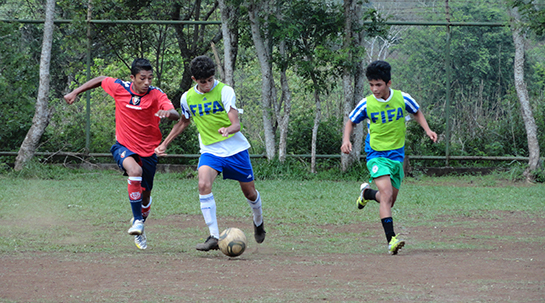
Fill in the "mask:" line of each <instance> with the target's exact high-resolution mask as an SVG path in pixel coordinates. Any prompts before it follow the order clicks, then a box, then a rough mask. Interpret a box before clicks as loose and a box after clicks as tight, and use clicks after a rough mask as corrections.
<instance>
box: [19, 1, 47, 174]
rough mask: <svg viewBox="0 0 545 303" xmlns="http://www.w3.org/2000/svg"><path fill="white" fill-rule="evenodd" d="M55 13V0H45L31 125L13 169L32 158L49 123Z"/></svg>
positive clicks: (21, 166) (21, 167)
mask: <svg viewBox="0 0 545 303" xmlns="http://www.w3.org/2000/svg"><path fill="white" fill-rule="evenodd" d="M54 13H55V0H47V4H46V11H45V23H44V37H43V41H42V55H41V58H40V86H39V88H38V99H37V100H36V111H35V113H34V118H33V119H32V126H31V127H30V129H29V130H28V133H27V135H26V137H25V140H24V141H23V143H22V144H21V148H20V149H19V154H18V155H17V158H16V159H15V170H16V171H20V170H21V169H23V167H24V165H25V163H26V162H27V161H28V160H30V159H32V157H33V156H34V153H35V152H36V148H37V147H38V143H40V139H41V137H42V135H43V133H44V131H45V128H46V127H47V125H48V124H49V119H50V117H51V112H52V110H51V109H50V108H49V105H48V97H49V80H50V79H49V65H50V61H51V45H52V44H53V29H54V26H55V25H54V24H53V17H54Z"/></svg>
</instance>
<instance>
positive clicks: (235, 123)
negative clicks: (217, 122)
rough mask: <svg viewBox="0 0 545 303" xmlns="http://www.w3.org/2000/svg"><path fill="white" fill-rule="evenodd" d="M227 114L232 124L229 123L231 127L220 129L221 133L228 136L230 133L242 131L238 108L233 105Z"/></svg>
mask: <svg viewBox="0 0 545 303" xmlns="http://www.w3.org/2000/svg"><path fill="white" fill-rule="evenodd" d="M227 115H228V116H229V121H231V125H229V127H222V128H220V129H218V133H220V134H221V135H222V136H224V137H228V136H229V135H230V134H234V133H236V132H239V131H240V120H239V119H238V110H236V109H234V108H232V107H231V109H230V110H229V113H227Z"/></svg>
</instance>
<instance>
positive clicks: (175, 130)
mask: <svg viewBox="0 0 545 303" xmlns="http://www.w3.org/2000/svg"><path fill="white" fill-rule="evenodd" d="M190 123H191V120H189V119H187V118H186V117H185V116H183V115H182V117H181V118H180V120H179V121H178V123H176V124H175V125H174V126H173V127H172V130H171V131H170V133H169V134H168V136H167V137H166V138H165V140H164V141H163V143H161V144H159V146H157V148H155V153H156V154H157V156H165V155H166V150H167V147H168V145H169V144H170V142H172V140H174V139H175V138H176V137H177V136H178V135H179V134H181V133H182V132H183V131H184V130H185V129H186V128H187V127H188V126H189V124H190Z"/></svg>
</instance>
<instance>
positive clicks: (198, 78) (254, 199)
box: [155, 56, 265, 251]
mask: <svg viewBox="0 0 545 303" xmlns="http://www.w3.org/2000/svg"><path fill="white" fill-rule="evenodd" d="M190 68H191V74H192V77H191V79H193V81H195V82H196V83H197V84H196V85H195V86H194V87H192V88H191V89H189V90H188V91H187V92H185V93H184V94H183V95H182V98H181V99H180V107H181V110H182V115H181V118H180V120H179V122H178V123H177V124H176V125H174V127H173V128H172V130H171V131H170V134H169V135H168V136H167V137H166V138H165V140H164V141H163V143H161V144H160V145H159V146H158V147H157V148H156V149H155V153H156V154H157V155H158V156H163V155H166V153H165V152H166V149H167V147H168V145H169V144H170V142H172V140H174V138H176V137H177V136H178V135H179V134H181V133H182V132H183V131H184V129H185V128H186V127H187V126H188V125H189V123H190V120H189V118H190V117H192V118H193V121H194V122H195V123H196V125H197V130H198V131H199V144H200V149H201V150H200V152H201V156H200V158H199V165H198V175H199V200H200V203H201V211H202V214H203V217H204V221H205V223H206V225H207V226H208V229H209V231H210V236H209V237H208V238H207V239H206V241H205V242H204V243H199V244H197V247H196V248H197V250H200V251H209V250H215V249H219V247H218V239H219V235H220V233H219V228H218V222H217V219H216V201H215V199H214V195H213V194H212V184H213V183H214V180H215V179H216V177H217V176H218V174H220V173H222V174H223V179H232V180H236V181H238V182H239V184H240V188H241V190H242V193H243V194H244V196H245V197H246V199H247V202H248V204H249V205H250V208H251V209H252V212H253V221H254V222H253V225H254V238H255V240H256V242H257V243H262V242H263V241H264V240H265V228H264V224H263V213H262V209H261V196H260V195H259V192H258V191H257V190H256V189H255V185H254V172H253V170H252V163H251V162H250V155H249V154H248V148H250V143H249V142H248V140H247V139H246V137H244V135H243V134H242V133H241V132H240V128H241V126H240V121H239V118H238V109H237V108H236V106H235V101H236V97H235V92H234V90H233V88H231V87H230V86H228V85H226V84H224V83H221V82H219V81H218V80H216V79H215V78H214V75H215V72H216V69H215V64H214V62H213V61H212V59H210V58H209V57H207V56H199V57H196V58H195V59H193V60H192V61H191V65H190Z"/></svg>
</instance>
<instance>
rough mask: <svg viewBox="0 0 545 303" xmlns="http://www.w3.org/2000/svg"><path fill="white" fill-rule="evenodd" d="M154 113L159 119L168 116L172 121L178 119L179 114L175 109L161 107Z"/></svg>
mask: <svg viewBox="0 0 545 303" xmlns="http://www.w3.org/2000/svg"><path fill="white" fill-rule="evenodd" d="M155 115H156V116H157V117H159V118H161V119H163V118H168V119H170V120H174V121H175V120H179V119H180V114H179V113H178V112H177V111H176V110H175V109H170V110H162V109H161V110H159V111H158V112H156V113H155Z"/></svg>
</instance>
